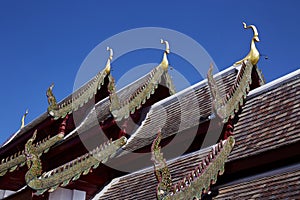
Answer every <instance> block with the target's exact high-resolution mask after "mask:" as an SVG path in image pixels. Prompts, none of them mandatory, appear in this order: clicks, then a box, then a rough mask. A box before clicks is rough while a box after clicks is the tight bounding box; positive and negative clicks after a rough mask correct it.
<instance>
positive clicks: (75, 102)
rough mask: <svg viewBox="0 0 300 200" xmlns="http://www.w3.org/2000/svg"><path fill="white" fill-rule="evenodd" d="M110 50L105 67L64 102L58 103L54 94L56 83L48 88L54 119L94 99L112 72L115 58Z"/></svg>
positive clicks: (49, 110) (51, 112)
mask: <svg viewBox="0 0 300 200" xmlns="http://www.w3.org/2000/svg"><path fill="white" fill-rule="evenodd" d="M107 51H109V58H108V60H107V63H106V66H105V68H104V69H103V70H102V71H100V72H98V74H97V75H96V76H95V77H94V78H93V79H91V80H90V81H89V82H88V83H86V84H85V85H83V86H82V87H81V88H79V89H78V90H77V91H75V92H74V93H73V94H72V95H71V96H69V97H67V98H66V99H64V100H63V101H62V102H60V103H57V102H56V98H55V96H54V95H53V92H52V89H53V87H54V84H52V85H51V86H50V87H49V88H48V90H47V93H46V94H47V97H48V103H49V107H48V113H49V114H50V115H51V116H52V117H54V119H55V120H56V119H59V118H65V117H66V116H67V115H68V114H71V113H72V112H73V111H76V110H78V109H79V108H81V107H83V106H84V105H85V104H86V103H87V102H89V101H90V99H92V98H93V97H94V96H95V95H96V94H97V92H98V91H100V89H101V88H102V86H103V85H104V83H105V78H106V77H107V76H108V75H109V74H110V69H111V66H110V63H111V60H112V58H113V50H112V49H111V48H109V47H107Z"/></svg>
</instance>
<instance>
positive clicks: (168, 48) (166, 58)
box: [160, 39, 170, 70]
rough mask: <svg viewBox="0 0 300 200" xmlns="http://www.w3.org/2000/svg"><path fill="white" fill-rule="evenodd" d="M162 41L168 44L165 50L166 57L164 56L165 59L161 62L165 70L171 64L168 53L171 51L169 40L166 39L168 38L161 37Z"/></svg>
mask: <svg viewBox="0 0 300 200" xmlns="http://www.w3.org/2000/svg"><path fill="white" fill-rule="evenodd" d="M160 43H161V44H165V45H166V49H165V52H164V57H163V60H162V61H161V63H160V64H161V66H162V68H163V69H164V70H167V69H168V66H169V61H168V57H167V54H169V53H170V46H169V42H168V41H166V40H163V39H160Z"/></svg>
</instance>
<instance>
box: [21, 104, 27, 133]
mask: <svg viewBox="0 0 300 200" xmlns="http://www.w3.org/2000/svg"><path fill="white" fill-rule="evenodd" d="M27 114H28V109H26V111H25V113H24V115H23V116H22V119H21V128H20V129H22V128H24V126H25V118H26V116H27Z"/></svg>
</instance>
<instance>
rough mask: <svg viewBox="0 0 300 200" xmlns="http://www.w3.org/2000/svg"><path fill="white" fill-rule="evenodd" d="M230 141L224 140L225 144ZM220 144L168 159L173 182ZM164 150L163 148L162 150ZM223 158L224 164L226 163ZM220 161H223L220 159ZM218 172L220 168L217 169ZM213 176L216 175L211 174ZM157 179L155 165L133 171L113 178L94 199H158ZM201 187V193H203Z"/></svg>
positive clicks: (189, 171)
mask: <svg viewBox="0 0 300 200" xmlns="http://www.w3.org/2000/svg"><path fill="white" fill-rule="evenodd" d="M227 142H228V141H223V144H225V143H227ZM218 145H219V144H216V145H213V146H210V147H207V148H205V149H201V150H199V151H196V152H193V153H190V154H187V155H184V156H179V157H177V158H175V159H172V160H170V161H167V165H168V168H169V169H170V173H171V176H172V180H173V182H174V183H175V182H178V181H180V180H182V179H183V178H184V177H186V176H187V175H189V174H190V173H191V172H192V171H193V170H195V168H196V167H197V166H199V163H200V162H201V161H203V160H204V159H205V158H206V157H207V156H208V155H209V154H210V152H211V151H212V149H215V148H216V147H217V146H218ZM162 151H163V150H162ZM224 161H225V160H223V164H224ZM220 163H222V162H221V161H220ZM217 172H218V170H217ZM209 175H210V176H211V177H210V178H212V177H214V176H215V175H213V174H209ZM212 179H213V178H212ZM157 184H158V183H157V180H156V178H155V174H154V169H153V167H148V168H146V169H143V170H140V171H137V172H133V173H131V174H128V175H125V176H122V177H119V178H115V179H113V180H112V181H111V182H110V183H109V184H108V185H107V186H105V187H104V188H103V190H102V191H101V192H100V193H98V194H97V195H96V196H95V197H94V198H93V200H100V199H156V186H157ZM201 190H202V189H200V191H199V192H200V193H201Z"/></svg>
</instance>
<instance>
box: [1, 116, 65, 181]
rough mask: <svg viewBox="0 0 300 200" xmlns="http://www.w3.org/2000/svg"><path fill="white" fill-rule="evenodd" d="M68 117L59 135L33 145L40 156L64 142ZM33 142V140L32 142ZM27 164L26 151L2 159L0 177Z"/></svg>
mask: <svg viewBox="0 0 300 200" xmlns="http://www.w3.org/2000/svg"><path fill="white" fill-rule="evenodd" d="M67 119H68V117H66V118H65V119H64V120H63V122H62V123H61V125H60V128H59V130H60V131H59V133H58V134H57V135H55V136H53V137H51V138H50V135H49V136H48V137H47V138H44V139H43V140H42V141H39V142H37V143H36V144H32V145H33V146H34V148H35V151H36V152H37V153H38V154H39V155H40V154H42V153H47V152H48V151H49V149H50V148H51V147H52V146H53V145H54V144H55V143H56V142H58V141H60V140H62V139H63V137H64V134H65V126H66V121H67ZM36 132H37V130H35V132H34V135H36ZM30 141H31V140H30ZM25 162H26V152H25V150H22V151H19V152H17V153H15V154H14V155H11V156H8V157H7V158H6V159H2V161H1V164H0V176H4V175H5V174H6V173H7V172H8V171H9V172H13V171H15V170H16V169H17V168H18V167H22V166H24V165H25Z"/></svg>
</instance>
